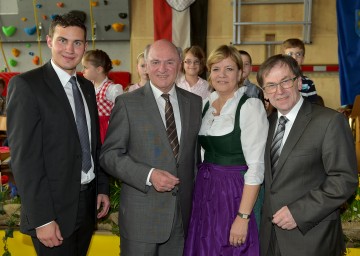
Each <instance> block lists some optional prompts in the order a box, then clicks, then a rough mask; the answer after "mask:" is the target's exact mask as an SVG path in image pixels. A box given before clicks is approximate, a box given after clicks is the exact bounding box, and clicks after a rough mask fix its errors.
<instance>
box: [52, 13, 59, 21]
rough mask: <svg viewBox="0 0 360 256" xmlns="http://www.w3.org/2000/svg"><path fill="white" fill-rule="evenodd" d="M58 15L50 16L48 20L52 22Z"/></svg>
mask: <svg viewBox="0 0 360 256" xmlns="http://www.w3.org/2000/svg"><path fill="white" fill-rule="evenodd" d="M58 15H59V14H51V16H50V18H51V20H54V19H55V18H56V17H57V16H58Z"/></svg>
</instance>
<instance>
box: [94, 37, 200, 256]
mask: <svg viewBox="0 0 360 256" xmlns="http://www.w3.org/2000/svg"><path fill="white" fill-rule="evenodd" d="M145 59H146V66H147V72H148V74H149V78H150V82H148V83H147V84H146V85H145V86H144V87H142V88H140V89H137V90H135V91H133V92H130V93H127V94H124V95H121V96H119V97H118V98H117V99H116V103H115V107H114V108H113V111H112V114H111V118H110V124H109V129H108V132H107V136H106V139H105V142H104V145H103V147H102V152H101V156H100V159H101V160H100V162H101V165H102V167H103V168H104V169H105V171H106V172H108V173H109V174H111V175H112V176H114V177H116V178H119V179H120V180H121V181H123V183H122V190H121V195H120V210H119V227H120V238H121V243H120V244H121V245H120V247H121V255H126V256H131V255H135V256H138V255H164V256H165V255H166V256H168V255H172V256H174V255H179V256H181V255H182V251H183V244H184V236H186V233H187V228H188V222H189V217H190V212H191V200H192V191H193V181H194V177H195V171H196V161H197V157H196V156H197V153H196V152H197V149H196V148H197V135H198V132H199V129H200V125H201V108H202V102H201V98H200V97H199V96H197V95H195V94H192V93H190V92H187V91H185V90H182V89H180V88H178V87H177V86H176V85H175V79H176V76H177V74H178V71H179V70H180V66H181V65H180V64H181V60H180V56H179V53H178V51H177V49H176V47H175V46H174V45H173V44H172V43H170V42H169V41H166V40H159V41H156V42H154V43H153V44H152V45H151V46H150V47H149V49H148V51H147V52H146V56H145ZM164 94H165V95H164ZM174 125H176V127H175V126H174ZM168 132H169V133H171V134H168Z"/></svg>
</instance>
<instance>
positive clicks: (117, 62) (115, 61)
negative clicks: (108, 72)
mask: <svg viewBox="0 0 360 256" xmlns="http://www.w3.org/2000/svg"><path fill="white" fill-rule="evenodd" d="M111 62H112V64H113V65H114V66H119V65H120V64H121V61H120V60H112V61H111Z"/></svg>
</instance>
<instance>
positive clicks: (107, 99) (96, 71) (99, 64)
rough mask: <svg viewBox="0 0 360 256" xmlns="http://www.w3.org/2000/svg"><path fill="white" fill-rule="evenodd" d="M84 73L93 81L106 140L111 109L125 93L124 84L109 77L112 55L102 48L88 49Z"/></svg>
mask: <svg viewBox="0 0 360 256" xmlns="http://www.w3.org/2000/svg"><path fill="white" fill-rule="evenodd" d="M82 65H83V75H84V77H85V78H86V79H88V80H90V81H92V82H93V84H94V86H95V92H96V102H97V107H98V112H99V121H100V138H101V143H103V142H104V139H105V135H106V131H107V128H108V125H109V119H110V114H111V110H112V108H113V106H114V103H115V99H116V97H117V96H119V95H120V94H122V93H123V86H122V85H121V84H115V83H114V82H113V81H111V80H110V79H109V78H108V73H109V71H110V70H111V69H112V63H111V60H110V57H109V56H108V55H107V53H106V52H104V51H102V50H98V49H96V50H90V51H87V52H86V53H85V54H84V56H83V59H82Z"/></svg>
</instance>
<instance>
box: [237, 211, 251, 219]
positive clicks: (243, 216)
mask: <svg viewBox="0 0 360 256" xmlns="http://www.w3.org/2000/svg"><path fill="white" fill-rule="evenodd" d="M237 215H238V216H239V217H240V218H242V219H245V220H248V219H250V214H246V213H241V212H238V213H237Z"/></svg>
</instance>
